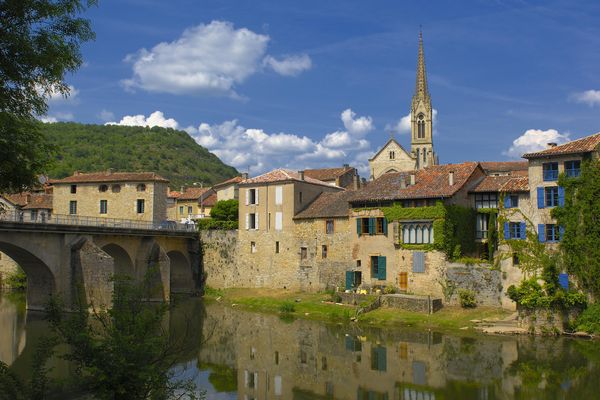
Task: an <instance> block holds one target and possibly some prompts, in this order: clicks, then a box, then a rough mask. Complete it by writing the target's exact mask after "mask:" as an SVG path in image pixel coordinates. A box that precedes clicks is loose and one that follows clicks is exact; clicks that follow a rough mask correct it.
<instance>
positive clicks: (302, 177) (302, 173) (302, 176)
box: [298, 171, 304, 181]
mask: <svg viewBox="0 0 600 400" xmlns="http://www.w3.org/2000/svg"><path fill="white" fill-rule="evenodd" d="M298 175H300V180H301V181H303V180H304V171H298Z"/></svg>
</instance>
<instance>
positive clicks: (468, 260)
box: [454, 257, 487, 266]
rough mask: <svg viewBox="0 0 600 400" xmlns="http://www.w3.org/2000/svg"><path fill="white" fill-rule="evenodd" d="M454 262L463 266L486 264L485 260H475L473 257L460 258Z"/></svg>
mask: <svg viewBox="0 0 600 400" xmlns="http://www.w3.org/2000/svg"><path fill="white" fill-rule="evenodd" d="M454 262H457V263H461V264H465V265H467V266H471V265H480V264H486V263H487V261H486V260H482V259H481V258H475V257H460V258H457V259H455V260H454Z"/></svg>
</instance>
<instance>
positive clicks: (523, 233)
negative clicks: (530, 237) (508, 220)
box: [519, 222, 527, 239]
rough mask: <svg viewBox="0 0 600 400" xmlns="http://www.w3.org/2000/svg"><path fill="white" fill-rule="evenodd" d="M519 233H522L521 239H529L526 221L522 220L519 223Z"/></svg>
mask: <svg viewBox="0 0 600 400" xmlns="http://www.w3.org/2000/svg"><path fill="white" fill-rule="evenodd" d="M519 225H520V226H519V231H520V232H519V233H520V234H521V239H527V233H526V232H525V230H526V229H527V227H526V225H525V222H521V223H520V224H519Z"/></svg>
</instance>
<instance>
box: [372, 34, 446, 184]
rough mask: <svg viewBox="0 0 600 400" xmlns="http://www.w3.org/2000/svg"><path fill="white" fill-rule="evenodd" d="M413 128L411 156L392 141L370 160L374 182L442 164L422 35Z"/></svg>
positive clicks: (411, 110)
mask: <svg viewBox="0 0 600 400" xmlns="http://www.w3.org/2000/svg"><path fill="white" fill-rule="evenodd" d="M410 127H411V135H410V137H411V148H410V153H409V152H407V151H406V150H405V149H404V148H403V147H402V145H400V143H398V142H397V141H396V140H395V139H394V138H393V137H392V138H391V139H390V140H388V142H387V143H386V144H385V145H384V146H383V147H382V148H381V149H380V150H379V151H378V152H377V153H376V154H375V155H374V156H373V157H372V158H371V159H370V160H369V169H370V171H371V177H370V179H372V180H373V179H377V178H379V177H380V176H382V175H383V174H386V173H388V172H401V171H411V170H415V169H416V170H418V169H423V168H426V167H429V166H432V165H436V164H438V159H437V155H436V153H435V151H434V149H433V107H432V106H431V96H430V94H429V88H428V86H427V72H426V71H425V52H424V51H423V36H422V35H421V34H419V55H418V60H417V79H416V87H415V93H414V95H413V98H412V103H411V109H410Z"/></svg>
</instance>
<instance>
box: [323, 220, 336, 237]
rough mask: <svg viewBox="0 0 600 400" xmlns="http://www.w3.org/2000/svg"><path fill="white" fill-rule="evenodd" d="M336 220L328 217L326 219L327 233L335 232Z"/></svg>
mask: <svg viewBox="0 0 600 400" xmlns="http://www.w3.org/2000/svg"><path fill="white" fill-rule="evenodd" d="M334 226H335V225H334V222H333V220H332V219H328V220H326V221H325V233H326V234H328V235H331V234H333V232H334Z"/></svg>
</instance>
